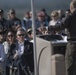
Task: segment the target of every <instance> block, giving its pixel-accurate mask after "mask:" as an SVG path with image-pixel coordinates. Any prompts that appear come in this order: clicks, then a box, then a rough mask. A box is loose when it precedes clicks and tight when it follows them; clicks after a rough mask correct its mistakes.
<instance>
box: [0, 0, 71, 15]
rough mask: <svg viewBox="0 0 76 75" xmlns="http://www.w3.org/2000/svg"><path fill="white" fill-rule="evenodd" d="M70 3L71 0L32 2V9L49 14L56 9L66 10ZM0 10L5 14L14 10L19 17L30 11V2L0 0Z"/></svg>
mask: <svg viewBox="0 0 76 75" xmlns="http://www.w3.org/2000/svg"><path fill="white" fill-rule="evenodd" d="M70 2H71V0H34V9H35V11H39V10H41V9H42V8H45V9H46V11H47V12H48V13H50V12H51V11H52V10H56V9H57V10H58V9H64V10H65V9H68V8H69V3H70ZM0 8H2V9H3V10H4V11H5V12H8V11H9V9H11V8H14V9H15V10H16V11H17V13H18V14H19V15H21V14H23V13H24V12H25V11H27V10H29V11H31V0H0ZM21 16H22V15H21Z"/></svg>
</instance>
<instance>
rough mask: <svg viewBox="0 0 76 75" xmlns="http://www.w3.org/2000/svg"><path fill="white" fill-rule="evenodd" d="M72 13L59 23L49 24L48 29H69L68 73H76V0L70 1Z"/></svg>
mask: <svg viewBox="0 0 76 75" xmlns="http://www.w3.org/2000/svg"><path fill="white" fill-rule="evenodd" d="M70 11H71V14H70V15H69V16H68V17H66V18H65V20H64V21H62V22H61V23H60V24H59V25H55V26H53V27H51V26H49V27H48V30H49V31H53V30H62V29H65V28H66V29H67V30H68V33H67V40H68V45H67V49H66V56H65V65H66V75H76V0H73V1H72V2H71V3H70Z"/></svg>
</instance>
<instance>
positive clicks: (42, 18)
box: [37, 11, 45, 21]
mask: <svg viewBox="0 0 76 75" xmlns="http://www.w3.org/2000/svg"><path fill="white" fill-rule="evenodd" d="M37 17H38V20H39V21H43V20H44V19H45V13H44V12H42V11H40V12H39V13H38V14H37Z"/></svg>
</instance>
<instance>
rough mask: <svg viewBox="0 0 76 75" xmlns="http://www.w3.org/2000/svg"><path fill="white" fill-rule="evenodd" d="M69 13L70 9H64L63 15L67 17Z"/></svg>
mask: <svg viewBox="0 0 76 75" xmlns="http://www.w3.org/2000/svg"><path fill="white" fill-rule="evenodd" d="M69 15H70V9H67V10H66V11H65V16H66V17H67V16H69Z"/></svg>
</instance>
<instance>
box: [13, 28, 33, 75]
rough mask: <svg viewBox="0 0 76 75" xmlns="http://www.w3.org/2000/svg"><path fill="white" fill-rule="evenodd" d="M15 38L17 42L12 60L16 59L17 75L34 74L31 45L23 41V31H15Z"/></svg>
mask: <svg viewBox="0 0 76 75" xmlns="http://www.w3.org/2000/svg"><path fill="white" fill-rule="evenodd" d="M16 37H17V41H18V42H17V44H16V45H17V53H16V55H15V56H14V59H18V60H17V68H18V75H31V74H32V73H34V60H33V43H31V42H29V41H27V40H25V31H24V30H23V29H18V30H17V33H16Z"/></svg>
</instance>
